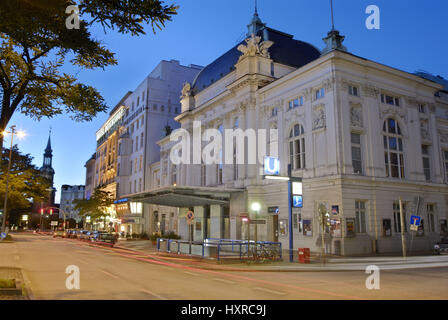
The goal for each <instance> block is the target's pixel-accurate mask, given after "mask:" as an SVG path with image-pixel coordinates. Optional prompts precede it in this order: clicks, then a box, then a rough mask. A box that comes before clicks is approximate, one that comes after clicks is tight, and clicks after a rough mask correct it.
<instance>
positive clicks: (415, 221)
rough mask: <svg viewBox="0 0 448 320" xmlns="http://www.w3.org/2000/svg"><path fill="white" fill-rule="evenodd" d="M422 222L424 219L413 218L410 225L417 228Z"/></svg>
mask: <svg viewBox="0 0 448 320" xmlns="http://www.w3.org/2000/svg"><path fill="white" fill-rule="evenodd" d="M421 221H422V217H419V216H411V221H410V224H411V225H416V226H417V227H418V226H419V225H420V223H421Z"/></svg>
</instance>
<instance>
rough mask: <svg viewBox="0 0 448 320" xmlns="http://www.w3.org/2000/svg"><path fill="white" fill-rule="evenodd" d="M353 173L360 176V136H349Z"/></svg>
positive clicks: (353, 134) (355, 134) (354, 134)
mask: <svg viewBox="0 0 448 320" xmlns="http://www.w3.org/2000/svg"><path fill="white" fill-rule="evenodd" d="M351 142H352V165H353V173H355V174H362V159H361V135H360V134H357V133H352V134H351Z"/></svg>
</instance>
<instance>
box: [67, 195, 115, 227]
mask: <svg viewBox="0 0 448 320" xmlns="http://www.w3.org/2000/svg"><path fill="white" fill-rule="evenodd" d="M113 203H114V198H113V196H112V193H110V192H107V191H104V190H101V188H99V187H98V188H96V189H95V191H94V192H93V194H92V196H91V197H90V199H88V200H87V199H77V200H74V204H75V210H79V215H80V216H90V218H91V220H92V222H93V221H97V220H101V219H102V218H105V217H106V216H108V213H107V209H108V207H110V206H111V205H112V204H113Z"/></svg>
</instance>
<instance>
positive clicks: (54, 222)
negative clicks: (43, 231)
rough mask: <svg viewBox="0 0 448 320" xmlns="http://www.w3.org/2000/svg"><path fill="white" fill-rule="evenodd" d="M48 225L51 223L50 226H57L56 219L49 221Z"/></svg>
mask: <svg viewBox="0 0 448 320" xmlns="http://www.w3.org/2000/svg"><path fill="white" fill-rule="evenodd" d="M50 225H51V226H57V225H58V222H57V221H51V223H50Z"/></svg>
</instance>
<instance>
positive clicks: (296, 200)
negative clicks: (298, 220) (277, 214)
mask: <svg viewBox="0 0 448 320" xmlns="http://www.w3.org/2000/svg"><path fill="white" fill-rule="evenodd" d="M292 206H293V207H294V208H302V207H303V197H302V196H292Z"/></svg>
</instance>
